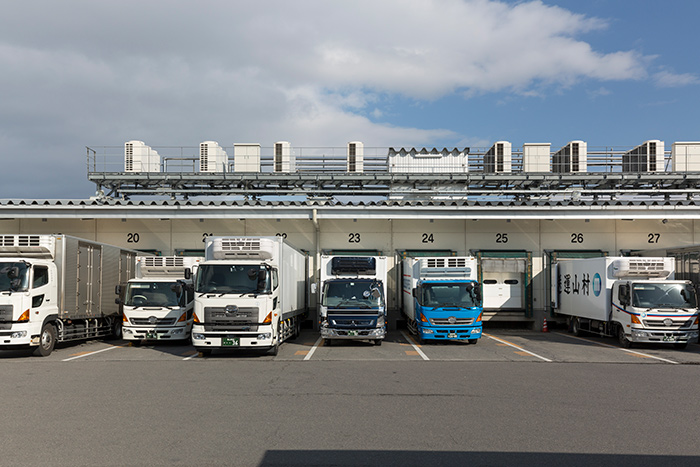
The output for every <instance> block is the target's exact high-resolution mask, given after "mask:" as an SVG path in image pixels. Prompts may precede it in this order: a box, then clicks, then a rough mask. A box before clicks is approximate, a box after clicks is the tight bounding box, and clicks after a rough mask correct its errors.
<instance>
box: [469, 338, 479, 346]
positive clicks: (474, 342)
mask: <svg viewBox="0 0 700 467" xmlns="http://www.w3.org/2000/svg"><path fill="white" fill-rule="evenodd" d="M467 342H468V343H469V344H471V345H476V344H478V343H479V339H469V340H468V341H467Z"/></svg>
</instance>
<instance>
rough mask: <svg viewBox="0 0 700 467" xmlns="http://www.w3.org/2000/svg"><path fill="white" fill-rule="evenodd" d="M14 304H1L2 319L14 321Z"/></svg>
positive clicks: (0, 316)
mask: <svg viewBox="0 0 700 467" xmlns="http://www.w3.org/2000/svg"><path fill="white" fill-rule="evenodd" d="M12 311H13V309H12V305H0V321H12Z"/></svg>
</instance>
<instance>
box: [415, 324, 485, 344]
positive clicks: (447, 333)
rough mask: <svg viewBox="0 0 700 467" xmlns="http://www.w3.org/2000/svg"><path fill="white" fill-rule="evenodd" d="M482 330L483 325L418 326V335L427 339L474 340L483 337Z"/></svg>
mask: <svg viewBox="0 0 700 467" xmlns="http://www.w3.org/2000/svg"><path fill="white" fill-rule="evenodd" d="M481 332H482V327H481V326H468V327H459V328H457V327H432V326H430V327H429V326H420V325H419V326H418V336H419V337H421V338H422V339H425V340H429V339H433V340H465V339H469V340H474V339H479V338H480V337H481Z"/></svg>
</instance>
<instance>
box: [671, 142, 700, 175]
mask: <svg viewBox="0 0 700 467" xmlns="http://www.w3.org/2000/svg"><path fill="white" fill-rule="evenodd" d="M671 167H672V169H671V170H673V171H674V172H700V142H698V141H693V142H677V143H673V144H672V145H671Z"/></svg>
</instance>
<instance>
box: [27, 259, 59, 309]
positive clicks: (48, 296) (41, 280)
mask: <svg viewBox="0 0 700 467" xmlns="http://www.w3.org/2000/svg"><path fill="white" fill-rule="evenodd" d="M32 271H33V272H32V288H31V297H32V304H31V306H32V308H31V315H32V317H38V318H40V319H41V320H43V319H44V318H45V317H46V316H48V315H51V314H57V313H58V300H57V295H56V287H55V286H54V284H53V283H52V280H51V278H50V273H49V267H48V266H44V265H34V267H33V268H32ZM54 280H55V279H54ZM35 319H36V318H35Z"/></svg>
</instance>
